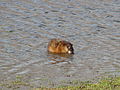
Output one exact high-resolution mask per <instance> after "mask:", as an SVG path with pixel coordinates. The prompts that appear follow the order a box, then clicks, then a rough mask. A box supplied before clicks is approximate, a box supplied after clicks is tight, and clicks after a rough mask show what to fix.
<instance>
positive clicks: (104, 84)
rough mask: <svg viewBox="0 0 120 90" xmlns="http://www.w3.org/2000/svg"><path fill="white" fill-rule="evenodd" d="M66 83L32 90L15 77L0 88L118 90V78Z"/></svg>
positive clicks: (119, 89) (119, 84) (32, 87)
mask: <svg viewBox="0 0 120 90" xmlns="http://www.w3.org/2000/svg"><path fill="white" fill-rule="evenodd" d="M62 83H63V85H64V83H67V85H66V86H65V85H64V86H58V87H56V88H47V87H42V86H40V87H41V88H34V86H33V85H30V84H29V83H28V82H25V81H24V80H23V77H21V76H16V80H14V81H9V82H6V83H5V82H4V83H1V84H0V87H3V88H8V89H15V90H17V89H19V88H21V87H29V88H31V90H120V77H110V78H103V79H101V80H100V81H98V82H96V83H95V82H91V81H85V82H81V81H69V82H65V81H64V82H62Z"/></svg>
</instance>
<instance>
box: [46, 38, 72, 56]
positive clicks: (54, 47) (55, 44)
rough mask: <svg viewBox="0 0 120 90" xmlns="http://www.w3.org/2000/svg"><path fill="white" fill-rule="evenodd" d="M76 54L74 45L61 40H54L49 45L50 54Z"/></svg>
mask: <svg viewBox="0 0 120 90" xmlns="http://www.w3.org/2000/svg"><path fill="white" fill-rule="evenodd" d="M68 51H71V54H73V53H74V51H73V47H72V44H71V43H70V42H67V41H64V40H61V39H52V40H51V41H50V42H49V44H48V52H52V53H68Z"/></svg>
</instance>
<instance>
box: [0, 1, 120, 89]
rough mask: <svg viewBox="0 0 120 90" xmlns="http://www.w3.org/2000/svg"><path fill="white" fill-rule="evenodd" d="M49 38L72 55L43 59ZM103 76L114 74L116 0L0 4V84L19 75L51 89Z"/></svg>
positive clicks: (119, 35) (118, 41)
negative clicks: (69, 48) (68, 48)
mask: <svg viewBox="0 0 120 90" xmlns="http://www.w3.org/2000/svg"><path fill="white" fill-rule="evenodd" d="M52 38H62V39H65V40H67V41H70V42H71V43H73V45H74V49H75V54H74V55H73V56H68V55H61V56H59V55H52V54H48V53H47V44H48V42H49V40H50V39H52ZM107 74H111V75H120V0H0V77H1V78H0V81H1V83H3V82H4V81H6V80H14V79H15V77H16V76H19V75H20V76H23V77H24V80H25V81H27V82H29V83H30V84H32V85H34V87H40V86H48V87H54V86H57V85H61V82H62V81H70V80H81V81H83V80H91V79H94V78H98V77H100V76H105V75H107ZM51 83H52V84H51Z"/></svg>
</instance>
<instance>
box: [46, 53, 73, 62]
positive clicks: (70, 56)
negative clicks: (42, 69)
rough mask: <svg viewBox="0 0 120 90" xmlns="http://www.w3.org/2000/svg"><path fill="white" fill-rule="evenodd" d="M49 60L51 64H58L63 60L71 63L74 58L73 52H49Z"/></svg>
mask: <svg viewBox="0 0 120 90" xmlns="http://www.w3.org/2000/svg"><path fill="white" fill-rule="evenodd" d="M47 56H48V60H50V63H51V64H57V63H62V62H67V63H70V62H72V60H73V54H54V53H48V55H47Z"/></svg>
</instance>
